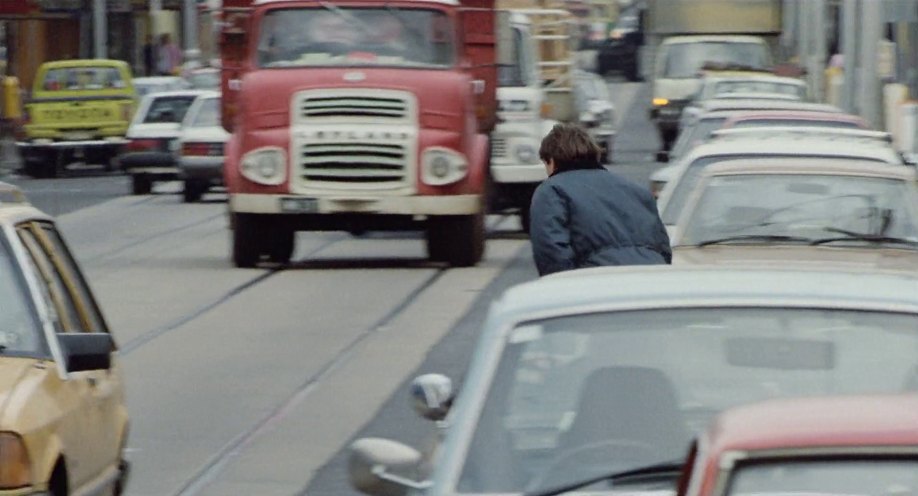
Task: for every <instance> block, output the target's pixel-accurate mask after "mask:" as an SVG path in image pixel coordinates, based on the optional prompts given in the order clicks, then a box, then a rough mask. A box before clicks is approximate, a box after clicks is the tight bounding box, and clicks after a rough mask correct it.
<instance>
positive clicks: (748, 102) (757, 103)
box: [700, 98, 842, 113]
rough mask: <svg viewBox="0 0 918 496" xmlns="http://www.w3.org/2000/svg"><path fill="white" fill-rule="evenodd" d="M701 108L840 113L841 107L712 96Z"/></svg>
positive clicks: (702, 103) (708, 109) (790, 101)
mask: <svg viewBox="0 0 918 496" xmlns="http://www.w3.org/2000/svg"><path fill="white" fill-rule="evenodd" d="M700 106H701V108H702V110H706V111H712V110H809V111H816V112H832V113H836V112H837V113H841V112H842V109H840V108H838V107H836V106H834V105H829V104H825V103H812V102H802V101H799V100H775V99H770V100H769V99H764V98H734V99H730V98H712V99H710V100H705V101H703V102H701V103H700Z"/></svg>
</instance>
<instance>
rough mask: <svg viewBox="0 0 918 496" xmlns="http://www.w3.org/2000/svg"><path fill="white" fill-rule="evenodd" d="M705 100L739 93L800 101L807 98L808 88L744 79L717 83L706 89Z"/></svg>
mask: <svg viewBox="0 0 918 496" xmlns="http://www.w3.org/2000/svg"><path fill="white" fill-rule="evenodd" d="M705 90H706V94H705V95H704V96H705V98H713V97H714V96H715V95H717V96H718V97H723V96H727V95H731V94H737V93H747V94H748V93H757V94H776V95H781V96H785V97H787V96H790V97H794V98H796V99H798V100H804V99H805V98H806V86H803V85H799V84H792V83H786V82H778V81H769V80H767V79H743V80H728V81H717V82H715V83H714V84H711V85H708V86H706V87H705Z"/></svg>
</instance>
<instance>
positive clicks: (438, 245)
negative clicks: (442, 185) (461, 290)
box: [427, 212, 485, 267]
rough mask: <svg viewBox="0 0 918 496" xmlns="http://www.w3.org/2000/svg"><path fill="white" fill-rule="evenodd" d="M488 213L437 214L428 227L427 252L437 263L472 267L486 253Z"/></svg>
mask: <svg viewBox="0 0 918 496" xmlns="http://www.w3.org/2000/svg"><path fill="white" fill-rule="evenodd" d="M484 245H485V226H484V212H479V213H477V214H474V215H450V216H441V217H434V218H432V219H430V221H429V224H428V226H427V254H428V256H429V258H430V259H431V260H433V261H436V262H446V263H448V264H449V265H451V266H453V267H471V266H473V265H475V264H477V263H478V262H479V261H481V258H482V256H484Z"/></svg>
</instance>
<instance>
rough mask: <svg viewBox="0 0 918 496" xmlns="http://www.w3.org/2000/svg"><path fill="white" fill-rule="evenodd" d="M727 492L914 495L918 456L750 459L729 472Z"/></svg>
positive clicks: (738, 495) (740, 495) (742, 495)
mask: <svg viewBox="0 0 918 496" xmlns="http://www.w3.org/2000/svg"><path fill="white" fill-rule="evenodd" d="M725 494H727V495H730V496H753V495H755V496H790V495H798V496H799V495H804V494H809V495H817V494H824V495H828V494H844V495H850V496H855V495H857V496H872V495H880V494H902V495H914V494H918V457H915V456H911V457H908V458H905V457H901V456H900V457H892V456H887V457H885V458H884V457H883V455H882V454H878V455H875V456H872V457H869V458H864V457H863V456H857V455H855V456H848V457H836V458H834V459H793V458H787V459H782V460H767V461H765V460H762V461H750V462H747V463H744V464H742V465H740V466H739V467H738V468H737V469H736V470H735V471H734V472H733V474H732V475H731V478H730V482H729V486H728V489H727V491H726V493H725Z"/></svg>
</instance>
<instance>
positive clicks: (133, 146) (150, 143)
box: [127, 139, 159, 152]
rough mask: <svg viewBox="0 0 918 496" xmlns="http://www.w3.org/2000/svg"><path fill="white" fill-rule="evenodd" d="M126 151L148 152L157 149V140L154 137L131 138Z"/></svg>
mask: <svg viewBox="0 0 918 496" xmlns="http://www.w3.org/2000/svg"><path fill="white" fill-rule="evenodd" d="M127 148H128V151H132V152H148V151H156V150H158V149H159V140H155V139H132V140H131V141H129V142H128V145H127Z"/></svg>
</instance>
